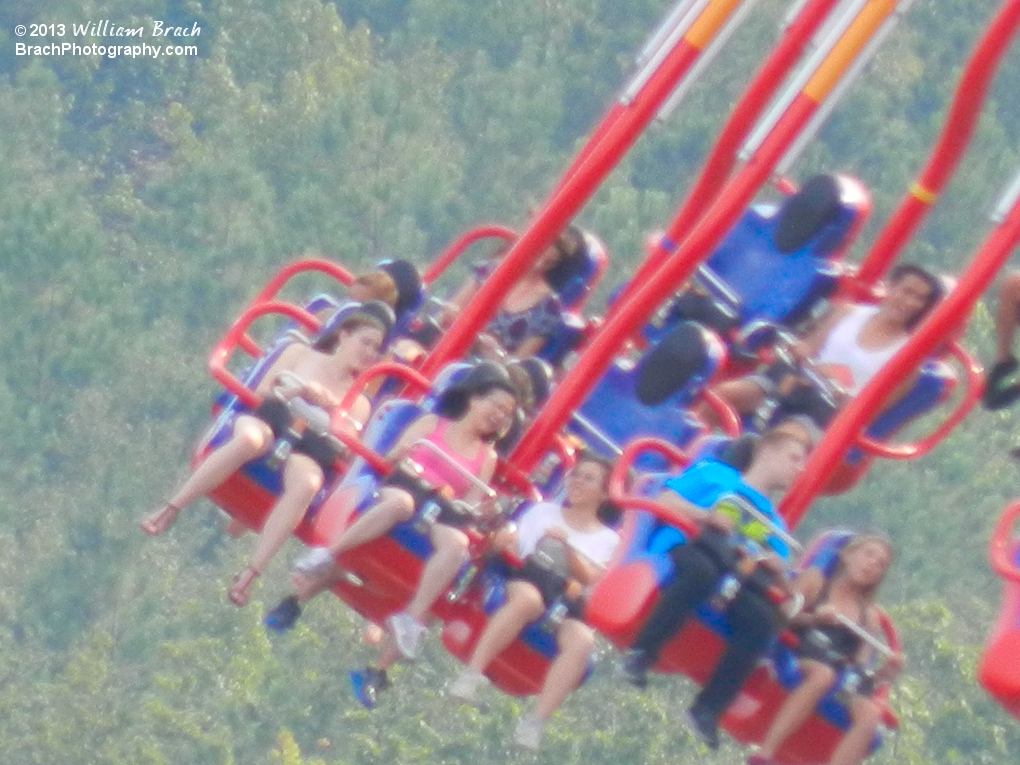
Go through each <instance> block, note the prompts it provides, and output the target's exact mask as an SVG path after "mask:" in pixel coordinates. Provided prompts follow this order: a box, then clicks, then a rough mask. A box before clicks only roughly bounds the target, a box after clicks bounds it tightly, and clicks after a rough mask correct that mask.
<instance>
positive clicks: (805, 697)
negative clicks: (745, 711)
mask: <svg viewBox="0 0 1020 765" xmlns="http://www.w3.org/2000/svg"><path fill="white" fill-rule="evenodd" d="M800 668H801V671H802V672H803V674H804V677H803V679H801V681H800V684H799V685H798V686H797V687H796V688H794V689H793V692H792V693H790V695H789V696H787V697H786V701H784V702H783V705H782V706H781V707H780V708H779V713H778V714H777V715H776V716H775V719H773V720H772V725H771V726H770V727H769V729H768V732H767V733H766V734H765V739H764V740H763V741H762V742H761V748H760V750H759V751H760V752H761V754H763V755H764V756H766V757H769V758H771V757H772V756H773V755H774V754H775V753H776V749H778V748H779V746H780V745H781V744H782V743H783V742H784V741H786V739H787V738H789V737H790V735H791V734H792V733H793V732H794V731H796V730H797V729H798V728H799V727H800V726H801V725H803V724H804V722H805V721H806V720H807V719H808V718H809V717H810V716H811V713H812V712H814V710H815V707H816V706H817V705H818V702H819V701H820V700H821V699H822V697H823V696H825V694H826V693H828V691H829V689H830V688H832V685H833V683H835V682H836V671H835V670H834V669H833V668H832V667H830V666H829V665H828V664H822V663H821V662H818V661H813V660H811V659H801V660H800Z"/></svg>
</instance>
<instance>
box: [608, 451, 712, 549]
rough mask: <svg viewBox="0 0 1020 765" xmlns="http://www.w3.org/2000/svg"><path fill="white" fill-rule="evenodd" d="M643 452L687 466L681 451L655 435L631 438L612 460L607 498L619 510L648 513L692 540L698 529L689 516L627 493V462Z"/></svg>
mask: <svg viewBox="0 0 1020 765" xmlns="http://www.w3.org/2000/svg"><path fill="white" fill-rule="evenodd" d="M644 452H655V453H656V454H661V455H662V456H663V457H666V458H667V459H668V460H669V461H670V462H671V463H673V464H674V465H678V466H683V465H687V464H689V463H690V461H691V458H690V457H688V456H687V454H685V453H684V452H683V451H681V450H680V449H677V448H676V447H675V446H673V445H672V444H670V443H667V442H665V441H662V440H660V439H658V438H635V439H634V440H633V441H631V442H630V443H628V444H627V445H626V446H625V447H624V449H623V453H622V454H621V455H620V459H618V460H617V461H616V464H615V465H614V466H613V472H612V473H610V475H609V501H610V502H612V503H613V504H614V505H616V506H617V507H619V508H620V509H621V510H640V511H643V512H646V513H649V514H650V515H653V516H655V517H656V518H658V519H659V520H660V521H663V522H664V523H668V524H669V525H671V526H675V527H676V528H678V529H680V530H681V531H682V532H684V533H685V534H687V535H688V536H689V537H690V538H691V539H693V538H694V537H696V536H697V535H698V533H699V529H698V526H697V524H695V523H694V521H692V520H691V519H690V518H688V517H686V516H683V515H680V514H679V513H677V512H675V511H673V510H670V509H669V508H668V507H666V506H665V505H662V504H660V503H658V502H656V501H654V500H652V499H649V498H648V497H638V496H634V495H633V494H630V493H629V492H628V490H627V484H628V478H629V477H630V471H631V465H632V464H633V463H634V459H635V458H636V457H637V456H638V455H639V454H642V453H644Z"/></svg>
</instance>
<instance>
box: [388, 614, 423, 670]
mask: <svg viewBox="0 0 1020 765" xmlns="http://www.w3.org/2000/svg"><path fill="white" fill-rule="evenodd" d="M386 623H387V624H388V625H389V628H390V632H391V633H393V640H394V642H396V644H397V650H398V651H400V655H401V656H403V657H404V658H405V659H407V660H408V661H415V660H416V659H417V658H418V651H419V650H421V639H422V636H423V635H424V634H425V630H426V629H428V628H427V627H426V626H425V625H424V624H422V623H421V622H419V621H418V620H417V619H415V618H414V617H413V616H408V615H407V614H405V613H399V614H393V616H391V617H390V618H389V619H387V620H386Z"/></svg>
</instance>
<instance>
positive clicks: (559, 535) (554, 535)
mask: <svg viewBox="0 0 1020 765" xmlns="http://www.w3.org/2000/svg"><path fill="white" fill-rule="evenodd" d="M542 536H543V537H545V538H547V539H555V540H557V541H559V542H566V541H567V532H566V531H565V530H564V529H561V528H560V527H559V526H553V527H552V528H549V529H546V531H545V534H543V535H542Z"/></svg>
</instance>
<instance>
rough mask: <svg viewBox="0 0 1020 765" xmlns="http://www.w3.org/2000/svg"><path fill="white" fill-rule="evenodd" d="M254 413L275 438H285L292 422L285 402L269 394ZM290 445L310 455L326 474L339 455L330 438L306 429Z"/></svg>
mask: <svg viewBox="0 0 1020 765" xmlns="http://www.w3.org/2000/svg"><path fill="white" fill-rule="evenodd" d="M254 414H255V416H256V417H258V418H259V419H260V420H262V421H263V422H264V423H266V425H268V426H269V429H270V430H271V431H273V437H274V438H277V439H279V438H286V436H287V433H288V431H289V429H290V426H291V423H293V422H294V417H293V416H292V415H291V413H290V410H289V409H288V408H287V404H286V403H284V402H283V401H281V400H280V399H278V398H276V397H275V396H270V397H269V398H267V399H266V400H265V401H263V402H262V403H261V404H259V408H258V409H256V410H255V412H254ZM291 446H292V448H293V450H294V451H296V452H299V453H300V454H304V455H305V456H307V457H311V459H312V460H313V461H314V462H315V464H317V465H318V466H319V467H320V468H322V473H323V475H326V476H328V475H331V474H332V472H333V463H334V462H335V461H336V458H337V457H339V456H340V448H339V447H338V446H337V445H336V444H335V443H333V442H332V441H331V440H330V439H328V438H326V437H325V436H320V435H319V434H318V433H311V432H309V431H307V430H306V431H305V432H304V433H302V434H301V436H300V437H299V438H298V440H297V441H295V442H294V443H293V444H292V445H291Z"/></svg>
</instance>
